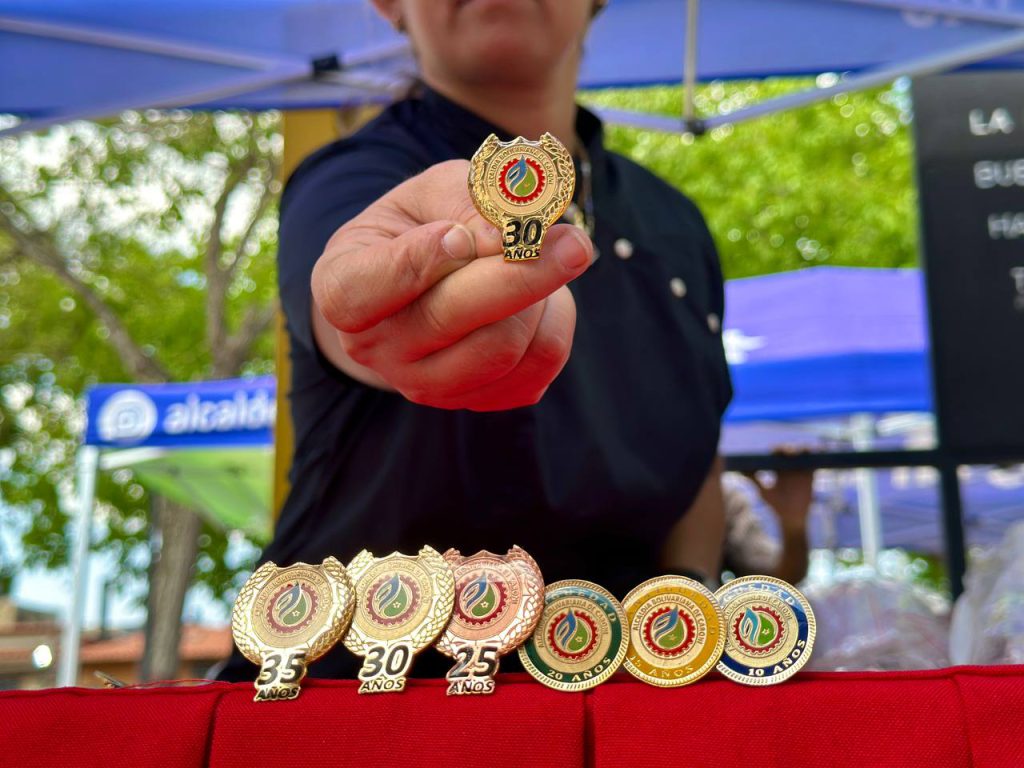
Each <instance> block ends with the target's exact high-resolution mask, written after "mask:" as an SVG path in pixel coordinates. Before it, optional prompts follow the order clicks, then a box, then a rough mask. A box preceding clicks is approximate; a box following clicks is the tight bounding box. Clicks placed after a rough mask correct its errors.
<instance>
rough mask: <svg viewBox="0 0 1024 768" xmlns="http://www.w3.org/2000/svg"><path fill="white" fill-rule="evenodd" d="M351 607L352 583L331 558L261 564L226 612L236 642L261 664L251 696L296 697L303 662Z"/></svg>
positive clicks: (340, 626) (338, 632) (326, 645)
mask: <svg viewBox="0 0 1024 768" xmlns="http://www.w3.org/2000/svg"><path fill="white" fill-rule="evenodd" d="M352 609H353V600H352V583H351V581H350V580H349V576H348V574H347V573H346V572H345V567H344V566H343V565H342V564H341V563H340V562H338V561H337V560H335V559H334V558H333V557H328V558H327V559H326V560H324V561H323V563H321V564H320V565H307V564H306V563H297V564H295V565H291V566H288V567H287V568H279V567H277V566H276V565H275V564H274V563H270V562H268V563H264V564H263V565H261V566H260V567H259V568H258V569H257V570H256V572H255V573H254V574H253V575H252V576H250V577H249V580H248V581H247V582H245V586H244V587H242V591H241V592H239V593H238V599H237V600H236V601H235V606H234V609H233V610H232V611H231V634H232V635H233V636H234V639H235V645H237V646H238V649H239V650H240V651H241V652H242V655H244V656H245V658H247V659H248V660H249V661H251V662H252V663H253V664H259V665H260V675H259V677H258V678H256V697H255V699H254V700H255V701H275V700H282V699H285V700H286V699H294V698H296V697H297V696H298V695H299V684H300V683H301V682H302V678H304V677H305V676H306V666H307V665H308V664H309V663H310V662H312V661H315V660H316V659H318V658H319V657H320V656H322V655H323V654H324V653H326V652H327V651H328V650H329V649H330V648H331V647H332V646H333V645H334V644H335V643H337V642H338V640H340V639H341V636H342V635H343V634H344V633H345V630H346V629H347V628H348V625H349V622H350V621H351V619H352Z"/></svg>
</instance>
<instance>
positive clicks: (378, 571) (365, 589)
mask: <svg viewBox="0 0 1024 768" xmlns="http://www.w3.org/2000/svg"><path fill="white" fill-rule="evenodd" d="M348 572H349V575H350V577H351V579H352V581H353V583H354V584H355V588H354V592H355V603H356V607H355V614H354V616H353V617H352V626H351V628H350V629H349V631H348V634H347V635H345V647H346V648H348V649H349V650H350V651H352V652H353V653H355V654H356V655H358V656H362V657H363V666H362V668H361V669H360V670H359V675H358V676H359V680H360V685H359V693H382V692H397V691H401V690H403V689H404V688H405V678H406V675H407V674H408V672H409V669H410V667H411V666H412V662H413V657H414V656H415V655H416V654H417V653H419V652H420V651H422V650H423V649H424V648H426V647H427V646H428V645H430V644H431V643H432V642H433V641H434V640H435V639H436V638H437V636H438V635H439V634H441V631H442V630H443V629H444V628H445V626H446V625H447V624H448V619H449V617H450V616H451V614H452V601H453V600H454V590H455V582H454V579H453V577H452V570H451V568H450V567H449V566H448V563H447V562H446V561H445V559H444V558H443V557H441V555H440V554H439V553H438V552H437V550H435V549H433V548H431V547H423V548H422V549H421V550H420V551H419V553H418V554H417V555H416V556H410V555H403V554H400V553H398V552H393V553H391V554H390V555H387V556H386V557H379V558H378V557H374V556H373V555H372V554H371V553H369V552H367V551H366V550H363V551H362V552H360V553H359V554H358V555H356V556H355V558H353V560H352V562H350V563H349V564H348Z"/></svg>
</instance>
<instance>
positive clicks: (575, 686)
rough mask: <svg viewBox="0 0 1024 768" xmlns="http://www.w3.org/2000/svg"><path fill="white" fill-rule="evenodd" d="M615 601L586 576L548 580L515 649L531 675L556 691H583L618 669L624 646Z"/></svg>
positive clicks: (621, 614) (622, 616)
mask: <svg viewBox="0 0 1024 768" xmlns="http://www.w3.org/2000/svg"><path fill="white" fill-rule="evenodd" d="M625 624H626V614H625V612H624V611H623V610H622V606H621V605H620V604H619V601H618V600H616V599H615V597H614V596H613V595H612V594H611V593H610V592H609V591H608V590H606V589H604V588H603V587H599V586H598V585H597V584H593V583H591V582H589V581H577V580H571V579H570V580H566V581H556V582H555V583H554V584H550V585H548V588H547V589H546V590H545V591H544V612H543V613H542V614H541V617H540V621H539V622H537V628H536V629H535V630H534V631H533V635H532V636H531V637H530V639H529V640H528V641H527V642H526V644H525V645H523V646H521V647H520V648H519V659H520V661H522V662H523V666H524V667H525V668H526V671H527V672H529V673H530V675H532V676H533V678H534V679H535V680H537V681H539V682H541V683H543V684H544V685H546V686H548V687H549V688H554V689H556V690H559V691H585V690H587V689H588V688H593V687H594V686H596V685H599V684H600V683H603V682H604V681H605V680H607V679H608V678H609V677H611V676H612V674H613V673H614V672H615V670H617V669H618V668H619V666H620V665H621V664H622V660H623V658H625V656H626V651H627V649H628V648H629V635H628V634H627V633H626V628H625Z"/></svg>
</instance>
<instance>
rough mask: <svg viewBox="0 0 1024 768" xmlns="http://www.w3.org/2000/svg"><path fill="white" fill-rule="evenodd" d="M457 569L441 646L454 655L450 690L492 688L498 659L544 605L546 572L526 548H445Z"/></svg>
mask: <svg viewBox="0 0 1024 768" xmlns="http://www.w3.org/2000/svg"><path fill="white" fill-rule="evenodd" d="M444 559H445V560H447V561H448V562H449V563H450V564H451V566H452V569H453V571H454V572H455V609H454V611H452V618H451V621H450V622H449V623H448V627H447V629H445V631H444V634H443V635H441V638H440V640H438V642H437V649H438V650H439V651H441V653H443V654H445V655H446V656H450V657H452V658H453V659H455V666H454V667H452V669H451V671H449V672H448V675H447V678H448V694H449V695H464V694H482V693H492V692H493V691H494V675H495V674H496V673H497V671H498V660H499V659H500V657H502V656H504V655H505V654H507V653H508V652H509V651H512V650H515V649H516V648H518V647H519V646H520V645H521V644H522V642H523V641H524V640H526V638H528V637H529V636H530V633H532V632H533V629H534V627H535V626H536V625H537V620H538V619H539V618H540V613H541V609H542V608H543V606H544V578H543V577H542V576H541V573H540V568H539V567H537V563H536V562H534V560H533V558H532V557H530V556H529V555H528V554H527V553H526V552H525V550H523V549H521V548H519V547H512V549H510V550H509V551H508V552H507V553H506V554H505V555H504V556H501V555H495V554H492V553H491V552H477V553H476V554H475V555H473V556H471V557H463V556H462V555H461V554H460V553H459V551H458V550H457V549H449V550H448V551H447V552H445V553H444Z"/></svg>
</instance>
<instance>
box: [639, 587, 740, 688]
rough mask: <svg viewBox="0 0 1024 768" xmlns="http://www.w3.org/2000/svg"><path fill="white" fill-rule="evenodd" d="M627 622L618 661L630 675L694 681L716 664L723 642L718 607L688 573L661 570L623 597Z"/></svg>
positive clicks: (668, 682) (670, 682)
mask: <svg viewBox="0 0 1024 768" xmlns="http://www.w3.org/2000/svg"><path fill="white" fill-rule="evenodd" d="M622 607H623V609H624V610H625V611H626V618H627V620H628V623H629V653H627V654H626V659H625V661H624V662H623V665H624V666H625V668H626V669H627V670H628V671H629V672H630V674H632V675H633V676H634V677H636V678H639V679H640V680H643V681H644V682H645V683H650V684H651V685H657V686H660V687H663V688H674V687H677V686H680V685H687V684H689V683H692V682H695V681H697V680H699V679H700V678H702V677H703V676H704V675H706V674H707V673H708V672H710V671H711V670H712V669H714V668H715V664H717V663H718V660H719V659H720V658H721V656H722V649H723V648H724V647H725V632H724V619H723V616H722V608H721V606H719V604H718V601H717V600H716V599H715V595H714V593H713V592H712V591H711V590H710V589H708V588H707V587H705V586H704V585H703V584H701V583H700V582H698V581H694V580H693V579H687V578H685V577H683V576H660V577H658V578H654V579H649V580H648V581H645V582H644V583H643V584H640V585H639V586H638V587H636V588H634V589H633V590H632V591H630V593H629V594H628V595H626V597H625V598H624V599H623V601H622Z"/></svg>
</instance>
